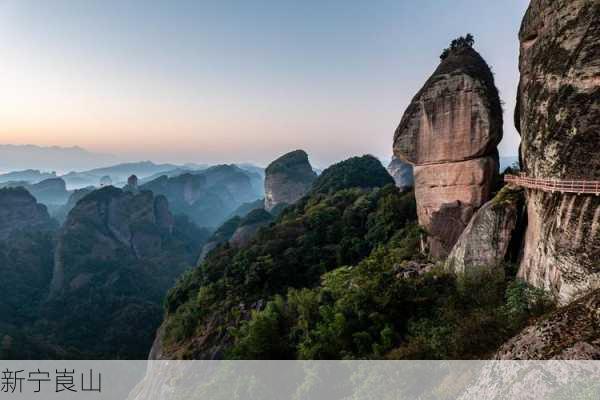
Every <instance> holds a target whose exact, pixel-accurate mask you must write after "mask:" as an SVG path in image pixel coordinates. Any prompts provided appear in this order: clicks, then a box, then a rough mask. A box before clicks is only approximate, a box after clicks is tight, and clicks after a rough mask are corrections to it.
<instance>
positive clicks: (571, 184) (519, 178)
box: [504, 173, 600, 196]
mask: <svg viewBox="0 0 600 400" xmlns="http://www.w3.org/2000/svg"><path fill="white" fill-rule="evenodd" d="M504 181H505V182H507V183H512V184H513V185H517V186H522V187H525V188H529V189H537V190H543V191H545V192H552V193H554V192H560V193H576V194H595V195H597V196H600V181H584V180H565V179H541V178H530V177H528V176H526V175H525V174H523V173H521V174H519V175H505V176H504Z"/></svg>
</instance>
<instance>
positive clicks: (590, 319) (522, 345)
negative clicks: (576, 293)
mask: <svg viewBox="0 0 600 400" xmlns="http://www.w3.org/2000/svg"><path fill="white" fill-rule="evenodd" d="M599 309H600V290H595V291H593V292H591V293H589V294H588V295H586V296H584V297H582V298H579V299H577V300H575V301H573V302H572V303H571V304H569V305H567V306H565V307H562V308H559V309H557V310H556V311H554V312H552V313H551V314H550V315H549V316H547V317H545V318H543V319H541V320H539V321H537V322H536V323H534V324H533V325H531V326H529V327H527V328H525V329H524V330H523V331H522V332H521V333H519V334H518V335H517V336H515V337H514V338H512V339H510V340H509V341H508V342H507V343H505V344H504V345H503V346H502V347H501V348H500V349H499V350H498V352H497V353H496V357H495V358H496V359H499V360H550V359H555V360H598V359H600V330H598V326H599V325H600V313H599V312H598V310H599Z"/></svg>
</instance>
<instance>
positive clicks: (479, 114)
mask: <svg viewBox="0 0 600 400" xmlns="http://www.w3.org/2000/svg"><path fill="white" fill-rule="evenodd" d="M465 43H467V42H465ZM501 139H502V108H501V105H500V98H499V96H498V90H497V89H496V87H495V85H494V77H493V75H492V72H491V70H490V68H489V67H488V65H487V63H486V62H485V60H484V59H483V58H482V57H481V56H480V55H479V53H477V51H475V50H474V49H473V48H472V47H471V45H470V44H465V45H460V46H453V47H452V48H451V49H450V50H448V51H447V52H445V54H444V56H443V58H442V62H441V63H440V65H439V66H438V68H437V69H436V70H435V72H434V73H433V75H432V76H431V77H430V78H429V79H428V80H427V82H426V83H425V85H424V86H423V88H422V89H421V90H420V91H419V92H418V93H417V95H416V96H415V97H414V98H413V100H412V102H411V104H410V105H409V106H408V108H407V109H406V112H405V113H404V116H403V117H402V120H401V121H400V125H399V126H398V128H397V129H396V132H395V135H394V155H395V156H396V157H397V158H399V159H400V160H402V161H405V162H408V163H410V164H412V165H414V166H415V168H414V178H415V196H416V200H417V210H418V215H419V223H420V224H421V225H422V226H423V227H425V229H426V230H427V231H428V232H429V234H430V236H429V240H428V244H429V248H430V252H431V254H432V255H433V256H435V257H445V256H447V255H448V253H449V252H450V250H451V249H452V247H453V246H454V244H455V243H456V241H457V239H458V237H459V236H460V234H461V233H462V231H463V230H464V228H465V227H466V226H467V224H468V223H469V221H470V220H471V217H472V216H473V214H474V212H475V211H476V210H477V209H478V208H479V207H480V206H481V205H483V204H484V203H485V202H486V201H487V200H489V198H490V196H491V192H492V187H493V185H494V184H495V182H496V178H497V175H498V167H499V166H498V152H497V145H498V143H499V142H500V140H501Z"/></svg>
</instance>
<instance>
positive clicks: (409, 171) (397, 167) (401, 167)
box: [387, 157, 415, 190]
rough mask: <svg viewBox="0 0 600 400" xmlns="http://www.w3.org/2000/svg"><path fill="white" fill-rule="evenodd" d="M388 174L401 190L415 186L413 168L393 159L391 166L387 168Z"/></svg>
mask: <svg viewBox="0 0 600 400" xmlns="http://www.w3.org/2000/svg"><path fill="white" fill-rule="evenodd" d="M387 170H388V172H389V173H390V175H391V176H392V178H394V182H396V186H397V187H398V188H400V190H408V189H411V188H413V187H414V186H415V178H414V175H413V166H412V165H411V164H408V163H405V162H403V161H401V160H400V159H398V158H397V157H393V158H392V161H391V162H390V165H388V167H387Z"/></svg>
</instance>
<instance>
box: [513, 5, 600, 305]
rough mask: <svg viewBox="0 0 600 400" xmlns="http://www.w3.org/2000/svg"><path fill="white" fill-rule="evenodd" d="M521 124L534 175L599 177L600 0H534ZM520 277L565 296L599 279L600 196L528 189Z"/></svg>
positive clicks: (527, 166) (527, 164) (527, 21)
mask: <svg viewBox="0 0 600 400" xmlns="http://www.w3.org/2000/svg"><path fill="white" fill-rule="evenodd" d="M520 41H521V56H520V71H521V81H520V83H519V97H518V104H517V110H516V113H515V123H516V126H517V129H518V130H519V131H520V133H521V137H522V142H521V159H522V161H523V168H524V171H525V172H526V174H527V175H528V176H530V177H535V178H557V179H586V180H597V179H600V157H598V146H599V145H600V124H599V121H600V46H599V43H600V3H598V2H597V1H594V0H556V1H554V0H552V1H551V0H533V1H532V2H531V4H530V6H529V9H528V10H527V14H526V15H525V18H524V20H523V25H522V27H521V32H520ZM527 209H528V221H529V224H528V228H527V236H526V244H525V251H524V257H523V260H522V263H521V266H520V271H519V275H520V276H521V277H522V278H524V279H525V280H527V281H528V282H529V283H531V284H533V285H535V286H538V287H543V288H545V289H548V290H550V291H552V293H553V294H554V295H555V296H556V298H557V299H558V301H559V302H561V303H568V302H569V301H570V300H571V299H573V298H575V297H576V296H577V295H578V294H582V293H585V292H587V291H589V290H592V289H594V288H596V287H598V286H599V285H600V264H599V263H598V260H599V259H600V229H599V228H600V198H599V197H595V196H585V195H580V196H575V195H570V194H551V193H545V192H541V191H528V195H527Z"/></svg>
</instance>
